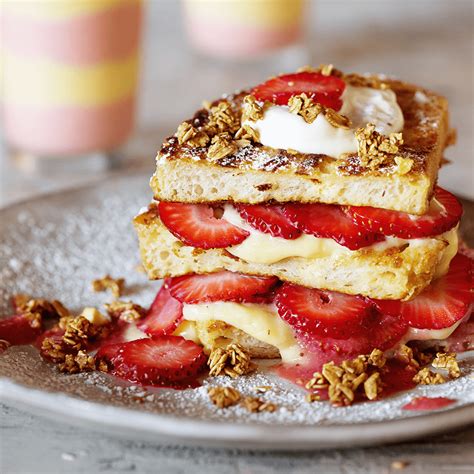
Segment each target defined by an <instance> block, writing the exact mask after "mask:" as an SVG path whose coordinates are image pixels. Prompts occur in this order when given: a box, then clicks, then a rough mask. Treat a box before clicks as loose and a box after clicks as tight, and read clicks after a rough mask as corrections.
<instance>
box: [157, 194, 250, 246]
mask: <svg viewBox="0 0 474 474" xmlns="http://www.w3.org/2000/svg"><path fill="white" fill-rule="evenodd" d="M158 209H159V212H160V218H161V221H162V222H163V224H164V225H165V226H166V227H167V228H168V230H169V231H170V232H171V233H172V234H173V235H174V236H175V237H177V238H178V239H179V240H181V241H182V242H184V243H185V244H186V245H191V246H193V247H198V248H201V249H214V248H224V247H229V246H231V245H236V244H240V243H241V242H243V241H244V240H245V239H246V238H247V237H248V236H249V233H248V232H247V231H245V230H243V229H239V228H238V227H236V226H234V225H232V224H231V223H230V222H227V221H225V220H223V219H218V218H216V217H214V210H213V208H212V207H210V206H208V205H207V204H184V203H180V202H160V204H159V207H158Z"/></svg>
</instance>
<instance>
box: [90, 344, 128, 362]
mask: <svg viewBox="0 0 474 474" xmlns="http://www.w3.org/2000/svg"><path fill="white" fill-rule="evenodd" d="M124 344H126V343H124V342H116V343H112V344H104V345H102V346H100V347H99V349H98V351H97V352H96V354H95V358H96V359H97V360H104V361H105V362H107V363H109V364H112V365H114V362H115V358H116V357H117V355H118V352H119V350H120V349H121V348H122V347H123V346H124Z"/></svg>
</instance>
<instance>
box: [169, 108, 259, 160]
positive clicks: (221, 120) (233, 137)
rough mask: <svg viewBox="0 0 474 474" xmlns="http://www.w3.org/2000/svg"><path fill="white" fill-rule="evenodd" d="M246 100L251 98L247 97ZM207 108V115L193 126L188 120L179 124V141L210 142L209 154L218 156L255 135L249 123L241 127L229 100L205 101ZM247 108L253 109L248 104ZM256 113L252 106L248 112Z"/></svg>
mask: <svg viewBox="0 0 474 474" xmlns="http://www.w3.org/2000/svg"><path fill="white" fill-rule="evenodd" d="M244 101H245V100H244ZM247 103H248V104H251V103H252V102H251V101H249V100H247ZM255 104H256V102H255ZM207 109H208V117H207V121H206V122H205V123H204V124H203V125H199V126H197V125H196V126H195V125H193V123H191V122H189V121H187V122H183V123H181V124H180V125H179V127H178V130H177V132H176V137H177V139H178V143H179V144H180V145H183V144H186V145H189V146H190V147H192V148H196V147H205V146H209V150H208V156H209V158H210V159H211V160H218V159H220V158H224V157H226V156H228V155H231V154H233V153H235V152H236V151H237V149H238V148H239V147H241V146H246V145H247V144H248V143H250V140H256V139H257V138H258V136H257V133H256V131H255V130H253V129H251V127H249V126H247V127H244V128H243V127H241V117H240V116H239V113H237V112H236V111H235V110H234V109H233V108H232V105H231V104H230V103H229V101H227V100H222V101H220V102H219V103H217V104H216V105H211V104H207ZM246 110H247V109H246ZM248 110H249V111H250V110H252V105H249V108H248ZM255 114H256V112H255V110H253V112H251V115H252V116H255Z"/></svg>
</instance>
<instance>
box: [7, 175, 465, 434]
mask: <svg viewBox="0 0 474 474" xmlns="http://www.w3.org/2000/svg"><path fill="white" fill-rule="evenodd" d="M147 181H148V179H147V177H146V176H128V177H123V178H116V179H114V180H111V181H107V182H105V183H103V184H102V185H101V186H95V187H90V188H85V189H83V190H78V191H69V192H66V193H61V194H56V195H52V196H50V197H47V198H43V199H37V200H35V201H31V202H29V203H25V204H23V205H19V206H14V207H12V208H9V209H6V210H4V211H1V219H0V235H1V237H0V248H1V249H2V253H1V255H0V281H1V282H2V288H1V289H0V311H1V314H8V311H9V301H8V300H9V298H10V296H11V295H12V294H13V293H18V292H26V293H30V294H32V295H34V296H44V297H47V298H52V297H56V298H58V299H60V300H62V301H63V302H64V303H65V304H66V305H67V306H70V307H71V308H73V309H74V310H76V311H79V310H80V309H82V307H83V306H91V305H97V306H100V305H101V304H102V303H104V302H108V301H110V296H109V295H108V294H106V293H93V292H92V291H91V289H90V283H91V281H92V280H93V279H95V278H99V277H101V276H103V275H104V274H105V273H110V274H111V275H112V276H116V277H125V278H126V281H127V288H128V289H129V292H128V294H127V295H125V297H124V298H125V299H133V301H135V302H137V303H139V304H142V305H145V306H146V305H148V304H149V303H150V302H151V300H152V298H153V294H154V293H155V292H156V289H157V287H158V285H159V283H150V282H148V281H147V279H146V276H145V275H143V274H142V273H138V272H137V271H136V269H135V268H136V265H137V264H138V262H139V258H138V251H137V242H136V238H135V235H134V231H133V228H132V224H131V219H132V217H133V216H134V215H135V214H136V211H137V209H139V208H140V207H141V206H142V205H144V204H146V203H147V202H148V201H149V199H150V196H151V193H150V192H149V190H148V188H147ZM267 365H268V364H267ZM462 369H463V376H462V377H460V378H459V379H457V380H453V381H451V382H449V383H447V384H443V385H438V386H424V387H418V388H417V389H415V390H412V391H410V392H408V393H402V394H399V395H396V396H394V397H391V398H388V399H386V400H383V401H376V402H365V403H360V404H356V405H354V406H351V407H343V408H334V407H331V406H330V405H329V404H328V403H326V402H315V403H312V404H310V403H308V402H306V401H305V398H304V391H303V390H302V389H300V388H298V387H296V386H294V385H292V384H290V383H288V382H286V381H284V380H281V379H279V378H278V377H277V376H275V375H274V374H272V373H271V372H269V370H268V369H267V368H266V367H265V364H263V365H262V366H261V367H260V370H259V371H258V372H257V373H256V374H253V375H249V376H244V377H240V378H238V379H236V380H232V379H230V378H228V377H224V376H220V377H215V378H212V379H208V380H204V381H203V385H202V386H201V387H199V388H196V389H187V390H182V391H176V390H170V389H148V388H143V387H139V386H134V385H129V384H127V383H125V382H123V381H120V380H117V379H113V378H112V377H111V376H109V375H106V374H102V373H98V372H97V373H92V374H76V375H64V374H60V373H59V372H58V371H57V370H56V368H55V367H54V366H53V365H51V364H46V363H45V362H43V361H42V360H41V358H40V357H39V355H38V352H37V351H36V350H35V349H34V348H32V347H12V348H9V349H8V350H7V351H5V352H4V353H3V354H2V355H1V356H0V375H2V376H5V377H7V378H8V379H10V380H13V381H15V382H17V383H19V384H22V385H24V386H27V387H31V388H36V389H40V390H44V391H50V392H51V391H53V392H62V393H65V394H68V395H70V396H73V397H75V398H79V399H83V400H88V401H95V402H97V403H102V404H107V405H113V406H117V407H127V408H129V409H132V410H137V411H140V412H150V413H160V414H169V415H173V416H176V418H177V419H180V418H181V419H182V418H186V419H195V420H196V419H197V420H219V421H229V422H235V423H245V424H249V423H253V424H255V423H257V424H265V425H288V426H307V425H315V424H318V425H338V424H354V423H365V422H368V421H383V420H390V419H398V418H406V417H414V416H419V414H418V413H417V412H407V411H406V410H402V406H403V405H405V404H406V403H407V402H409V401H410V400H411V399H412V398H413V397H415V396H431V397H437V396H444V397H449V398H453V399H456V400H457V401H456V403H455V404H453V405H452V406H450V407H448V408H446V410H450V409H452V408H453V407H454V408H455V407H459V406H465V405H467V404H469V403H474V378H472V377H473V376H472V374H473V373H474V361H473V360H472V359H471V360H470V361H469V360H468V361H465V362H464V363H463V364H462ZM208 385H229V386H232V387H234V388H236V389H238V390H239V391H241V392H242V394H243V395H251V396H259V397H261V398H262V399H264V400H268V401H271V402H273V403H275V404H276V405H278V408H277V410H276V411H275V412H273V413H268V412H263V413H249V412H248V411H247V410H246V409H245V408H244V407H242V406H235V407H231V408H228V409H219V408H217V407H216V406H214V405H213V404H212V403H211V402H210V400H209V397H208V394H207V387H208ZM262 385H270V386H272V389H271V390H269V391H268V392H266V393H263V394H259V393H257V392H256V391H255V387H257V386H262Z"/></svg>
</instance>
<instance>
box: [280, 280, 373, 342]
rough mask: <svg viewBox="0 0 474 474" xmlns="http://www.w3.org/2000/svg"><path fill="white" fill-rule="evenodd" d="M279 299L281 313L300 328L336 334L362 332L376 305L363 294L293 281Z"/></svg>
mask: <svg viewBox="0 0 474 474" xmlns="http://www.w3.org/2000/svg"><path fill="white" fill-rule="evenodd" d="M275 303H276V306H277V309H278V314H279V315H280V317H281V318H282V319H284V320H285V321H286V322H287V323H288V324H290V326H292V327H293V328H294V329H295V330H296V331H303V332H305V333H309V334H312V335H316V336H325V337H334V338H347V337H349V336H350V335H351V334H361V332H362V331H363V330H364V328H365V325H366V323H367V320H368V318H369V314H370V312H371V309H372V305H371V303H370V302H369V301H367V300H366V299H364V298H362V297H360V296H352V295H345V294H343V293H337V292H335V291H326V290H318V289H314V288H305V287H304V286H298V285H292V284H289V283H285V284H283V286H282V287H281V288H280V289H279V290H278V291H277V294H276V299H275Z"/></svg>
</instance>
